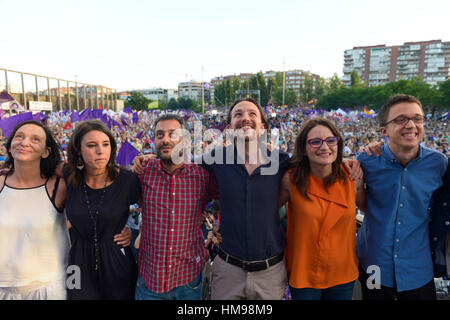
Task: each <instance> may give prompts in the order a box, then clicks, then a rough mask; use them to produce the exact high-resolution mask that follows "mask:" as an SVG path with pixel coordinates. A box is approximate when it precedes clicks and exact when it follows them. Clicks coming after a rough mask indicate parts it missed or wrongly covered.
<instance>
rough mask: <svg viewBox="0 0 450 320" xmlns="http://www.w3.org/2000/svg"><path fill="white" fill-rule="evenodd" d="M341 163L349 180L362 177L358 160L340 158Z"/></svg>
mask: <svg viewBox="0 0 450 320" xmlns="http://www.w3.org/2000/svg"><path fill="white" fill-rule="evenodd" d="M342 164H343V165H344V167H345V170H347V172H348V174H349V177H350V179H351V180H353V181H354V180H356V179H362V178H363V176H364V173H363V171H362V169H361V165H360V164H359V161H358V160H353V159H344V160H342Z"/></svg>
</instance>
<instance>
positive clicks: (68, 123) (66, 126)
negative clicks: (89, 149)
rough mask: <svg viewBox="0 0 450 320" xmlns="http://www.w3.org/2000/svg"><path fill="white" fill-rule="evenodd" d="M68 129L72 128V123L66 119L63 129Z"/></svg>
mask: <svg viewBox="0 0 450 320" xmlns="http://www.w3.org/2000/svg"><path fill="white" fill-rule="evenodd" d="M70 129H72V124H71V123H70V120H67V122H66V124H65V125H64V130H70Z"/></svg>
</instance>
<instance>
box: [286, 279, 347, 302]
mask: <svg viewBox="0 0 450 320" xmlns="http://www.w3.org/2000/svg"><path fill="white" fill-rule="evenodd" d="M354 285H355V281H352V282H349V283H344V284H340V285H337V286H334V287H330V288H326V289H313V288H301V289H297V288H293V287H291V286H289V290H290V291H291V297H292V300H352V296H353V287H354Z"/></svg>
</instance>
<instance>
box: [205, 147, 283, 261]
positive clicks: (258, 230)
mask: <svg viewBox="0 0 450 320" xmlns="http://www.w3.org/2000/svg"><path fill="white" fill-rule="evenodd" d="M230 148H232V149H234V150H229V149H230ZM219 149H222V151H223V155H221V156H220V157H219V156H217V158H220V159H221V160H222V161H215V163H212V164H208V163H207V161H205V159H204V158H203V164H202V165H203V166H204V167H205V168H206V169H207V170H209V171H210V172H212V173H213V174H214V175H215V176H216V178H217V182H218V184H219V192H220V234H221V235H222V239H223V242H222V243H221V244H220V247H221V249H223V250H224V251H225V252H226V253H228V254H230V255H232V256H234V257H236V258H239V259H242V260H245V261H257V260H265V259H268V258H270V257H273V256H275V255H277V254H280V253H282V252H283V250H284V247H285V244H286V241H285V236H284V233H283V231H282V227H281V223H280V216H279V212H278V199H279V193H280V183H281V178H282V177H283V174H284V173H285V172H286V170H287V166H288V162H289V155H288V154H287V153H286V152H283V151H279V152H280V153H279V167H278V169H277V170H275V174H271V175H267V174H261V169H262V168H268V167H270V165H271V162H269V163H268V164H265V165H262V166H260V167H258V168H257V169H255V170H254V171H253V172H252V174H251V175H249V174H248V172H247V170H246V169H245V165H244V164H240V163H239V162H243V161H242V160H241V159H239V160H240V161H238V160H237V159H238V157H237V152H236V148H235V146H233V145H231V146H228V147H227V148H219ZM231 151H232V152H233V156H232V157H228V160H229V161H230V160H231V164H230V163H226V160H227V154H228V155H231V153H230V152H231ZM216 153H217V154H220V153H219V152H218V149H215V150H213V151H212V152H211V154H210V156H211V157H213V158H214V157H216ZM268 155H269V157H270V156H271V154H270V152H268ZM217 158H216V159H217ZM219 162H220V163H219Z"/></svg>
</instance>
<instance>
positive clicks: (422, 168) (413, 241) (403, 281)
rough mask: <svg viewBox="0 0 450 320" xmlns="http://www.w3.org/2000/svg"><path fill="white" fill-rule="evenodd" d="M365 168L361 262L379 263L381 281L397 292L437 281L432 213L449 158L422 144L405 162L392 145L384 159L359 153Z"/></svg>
mask: <svg viewBox="0 0 450 320" xmlns="http://www.w3.org/2000/svg"><path fill="white" fill-rule="evenodd" d="M357 159H358V161H359V162H360V163H361V167H362V169H363V171H364V180H365V183H366V194H367V206H366V208H367V209H366V214H365V217H364V223H363V225H362V227H361V229H360V230H359V232H358V236H357V240H356V248H357V253H358V259H359V263H360V265H361V266H362V267H363V268H364V270H367V268H368V267H369V266H372V265H375V266H378V267H379V268H380V271H381V285H383V286H386V287H390V288H396V289H397V291H398V292H401V291H407V290H413V289H417V288H420V287H422V286H423V285H425V284H426V283H428V282H429V281H431V280H432V279H433V265H432V260H431V251H430V242H429V219H430V217H429V211H428V207H429V205H430V200H431V197H432V195H433V192H434V191H435V190H436V189H438V188H439V187H440V186H441V185H442V183H443V182H442V178H443V176H444V174H445V170H446V167H447V158H445V156H444V155H443V154H442V153H440V152H437V151H435V150H431V149H428V148H425V147H422V146H420V150H419V155H418V157H417V158H416V159H414V160H412V161H411V162H409V163H408V164H407V165H406V166H403V165H402V164H401V163H400V162H399V161H398V160H397V159H396V158H395V157H394V155H393V154H392V152H391V150H390V149H389V144H386V145H385V146H384V147H383V153H382V155H381V156H380V157H376V156H374V155H372V156H368V155H367V154H361V155H359V156H358V157H357Z"/></svg>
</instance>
